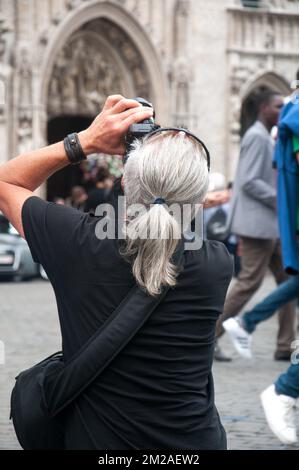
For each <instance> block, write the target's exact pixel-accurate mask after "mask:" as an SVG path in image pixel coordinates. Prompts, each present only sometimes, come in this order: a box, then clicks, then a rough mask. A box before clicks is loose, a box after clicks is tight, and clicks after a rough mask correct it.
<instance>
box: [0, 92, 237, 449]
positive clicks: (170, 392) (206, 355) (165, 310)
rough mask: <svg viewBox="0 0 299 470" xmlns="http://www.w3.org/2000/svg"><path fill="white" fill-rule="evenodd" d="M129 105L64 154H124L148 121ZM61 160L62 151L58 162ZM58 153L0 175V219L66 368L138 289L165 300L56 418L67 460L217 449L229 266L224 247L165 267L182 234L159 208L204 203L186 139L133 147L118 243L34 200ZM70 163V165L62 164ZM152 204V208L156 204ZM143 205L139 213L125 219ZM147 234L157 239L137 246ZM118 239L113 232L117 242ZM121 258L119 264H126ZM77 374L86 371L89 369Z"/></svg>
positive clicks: (86, 217)
mask: <svg viewBox="0 0 299 470" xmlns="http://www.w3.org/2000/svg"><path fill="white" fill-rule="evenodd" d="M152 113H153V111H152V109H149V108H143V107H142V106H140V105H139V104H138V103H137V102H136V101H134V100H127V99H125V98H123V97H122V96H120V95H114V96H110V97H109V98H108V99H107V101H106V103H105V106H104V109H103V110H102V112H101V113H100V114H99V115H98V116H97V117H96V119H95V120H94V122H93V123H92V124H91V126H90V127H89V128H88V129H86V130H85V131H82V132H80V133H79V134H78V135H77V138H78V139H79V143H78V142H76V139H75V137H74V138H73V140H72V139H71V140H70V142H68V144H67V145H69V146H72V145H77V146H78V145H79V144H80V146H81V150H82V152H84V154H85V155H88V154H91V153H95V152H102V153H108V154H112V155H113V154H114V155H115V154H118V155H122V154H123V153H124V150H125V146H124V136H125V134H126V133H127V131H128V128H129V126H131V125H132V124H134V123H138V122H140V121H143V120H144V119H148V118H150V117H151V116H152ZM66 150H68V152H67V151H66ZM71 152H72V149H71V148H70V147H68V148H66V144H65V145H64V144H63V142H59V143H57V144H54V145H51V146H49V147H45V148H43V149H40V150H36V151H34V152H29V153H27V154H25V155H21V156H19V157H17V158H15V159H12V160H10V161H9V162H8V163H5V164H4V165H2V166H1V167H0V209H1V210H2V211H3V212H4V214H5V215H6V216H7V217H8V219H9V220H10V221H11V222H12V224H13V225H14V226H15V227H16V229H17V230H18V231H19V233H20V234H21V235H22V236H23V237H24V238H26V240H27V242H28V244H29V246H30V249H31V252H32V255H33V257H34V259H35V261H36V262H39V263H41V264H42V265H43V266H44V268H45V270H46V272H47V274H48V277H49V279H50V281H51V283H52V286H53V289H54V292H55V296H56V300H57V306H58V314H59V321H60V326H61V335H62V344H63V355H64V359H65V361H66V362H67V361H70V360H72V358H73V357H76V355H77V354H78V352H79V351H80V349H81V348H82V347H83V346H84V345H85V344H86V343H88V342H89V341H90V340H91V338H92V337H93V335H94V334H95V333H96V332H97V331H98V330H99V329H100V328H102V327H103V325H105V324H106V323H107V322H108V323H109V318H110V317H111V316H112V313H113V312H114V311H115V309H117V307H118V306H119V304H121V302H122V301H123V299H124V298H125V297H126V296H127V294H128V292H129V291H130V290H131V289H132V287H133V286H135V285H138V286H139V287H140V289H141V290H142V291H143V292H145V293H146V294H147V296H148V297H149V298H155V296H158V295H159V293H160V292H161V289H163V288H164V287H165V288H167V287H170V289H169V290H168V291H167V293H166V295H165V297H164V298H163V299H162V301H161V302H160V303H159V305H157V307H156V308H155V310H154V311H153V312H152V313H151V315H150V316H149V317H148V319H147V321H146V322H145V323H144V324H143V325H142V326H141V328H140V329H139V330H138V332H137V333H136V334H134V335H132V337H131V338H130V341H128V342H127V344H126V345H125V347H123V348H122V350H121V351H119V353H118V354H117V355H116V356H115V357H114V358H113V360H111V361H110V363H109V365H108V366H107V367H106V368H105V370H104V371H103V372H102V373H101V374H100V375H99V377H98V378H97V379H95V380H94V381H93V382H92V383H91V384H90V385H89V386H88V388H86V389H85V390H84V392H83V393H82V394H81V395H80V396H79V397H78V398H77V399H76V400H75V401H74V402H73V403H72V404H71V405H70V406H69V407H68V408H66V410H65V412H64V417H63V419H64V428H65V449H97V450H103V449H105V450H107V449H120V450H122V449H156V450H157V449H197V450H200V449H225V448H226V435H225V431H224V429H223V427H222V425H221V422H220V419H219V415H218V412H217V409H216V407H215V404H214V390H213V378H212V373H211V366H212V360H213V347H214V335H215V323H216V320H217V319H218V317H219V315H220V314H221V312H222V308H223V304H224V300H225V296H226V291H227V288H228V285H229V282H230V279H231V275H232V262H231V259H230V256H229V254H228V252H227V250H226V248H225V246H224V245H223V244H222V243H219V242H212V241H204V242H203V244H202V246H201V248H200V249H197V250H190V251H185V253H184V262H183V269H180V270H179V269H178V267H177V266H176V265H175V264H174V263H173V261H172V256H173V255H174V253H175V252H176V249H177V247H178V245H179V243H180V241H179V237H180V235H181V232H182V227H181V224H180V220H179V217H178V216H177V214H175V213H174V214H172V213H171V211H170V210H169V206H171V205H172V204H176V205H178V206H179V208H181V209H182V208H183V206H184V205H191V207H192V208H193V209H195V207H197V205H198V204H201V203H203V202H204V198H205V194H206V191H207V188H208V169H207V161H206V158H205V155H204V152H203V149H202V147H201V145H200V144H199V143H198V142H197V141H196V140H195V139H192V138H191V137H189V136H188V135H186V134H184V133H172V132H168V133H166V134H160V135H156V136H153V137H152V138H149V139H148V140H146V141H145V142H143V143H139V144H136V145H135V148H134V149H133V150H132V152H131V154H130V156H129V159H128V162H127V164H126V166H125V170H124V177H123V184H122V185H120V184H119V186H118V188H119V194H120V195H121V194H122V188H124V193H125V196H126V203H127V212H126V220H125V221H124V223H125V224H126V238H125V240H122V241H121V243H120V240H119V239H118V237H116V238H115V239H110V238H106V239H101V240H100V239H99V238H98V237H97V236H96V227H97V224H98V222H99V221H100V220H101V217H99V216H92V215H90V214H86V213H82V212H80V211H78V210H76V209H73V208H70V207H65V206H62V205H57V204H55V203H49V202H46V201H44V200H42V199H40V198H39V197H37V196H35V195H34V194H33V191H34V190H35V189H36V188H38V187H39V186H40V185H41V184H42V183H44V182H45V181H46V179H47V178H48V177H49V176H50V175H52V174H53V173H54V172H55V171H57V170H59V169H61V168H63V167H65V166H66V165H68V164H69V163H70V160H69V158H70V157H69V154H70V155H72V158H73V157H74V158H75V153H74V152H73V153H71ZM68 153H69V154H68ZM157 199H158V202H160V203H157V204H154V202H157ZM136 204H137V205H140V204H141V205H142V206H143V208H144V210H143V211H142V212H139V213H138V212H136V213H133V212H132V211H130V207H131V206H132V205H136ZM149 225H150V226H151V228H152V229H153V232H154V233H155V234H158V236H155V237H152V238H150V237H140V236H139V237H138V236H136V233H139V234H140V233H144V232H145V231H147V230H146V229H147V227H149ZM117 235H118V233H117ZM128 259H129V262H128ZM90 366H91V365H90V364H87V368H88V367H90Z"/></svg>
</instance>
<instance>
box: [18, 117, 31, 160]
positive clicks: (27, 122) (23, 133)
mask: <svg viewBox="0 0 299 470" xmlns="http://www.w3.org/2000/svg"><path fill="white" fill-rule="evenodd" d="M32 144H33V142H32V122H31V119H30V118H27V117H23V118H21V119H20V123H19V128H18V153H19V154H22V153H26V152H29V151H30V150H32Z"/></svg>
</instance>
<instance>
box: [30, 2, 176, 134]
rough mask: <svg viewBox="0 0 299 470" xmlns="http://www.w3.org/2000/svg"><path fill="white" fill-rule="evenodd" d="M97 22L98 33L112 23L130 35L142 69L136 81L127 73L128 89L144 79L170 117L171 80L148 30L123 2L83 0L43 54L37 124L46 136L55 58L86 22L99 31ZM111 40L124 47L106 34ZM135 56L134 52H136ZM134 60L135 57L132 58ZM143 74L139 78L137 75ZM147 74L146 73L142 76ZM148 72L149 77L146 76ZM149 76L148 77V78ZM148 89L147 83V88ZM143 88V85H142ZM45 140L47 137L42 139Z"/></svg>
mask: <svg viewBox="0 0 299 470" xmlns="http://www.w3.org/2000/svg"><path fill="white" fill-rule="evenodd" d="M97 22H100V23H101V25H100V28H98V33H100V29H101V28H102V27H103V25H104V26H105V28H106V32H107V31H109V29H110V28H109V26H111V25H112V28H113V30H114V32H115V31H117V30H118V31H119V32H120V34H121V35H122V40H124V38H126V39H127V40H128V43H130V45H131V46H132V48H131V51H132V49H134V52H135V60H136V57H137V61H138V60H139V65H140V69H139V70H137V68H136V77H135V78H136V80H135V83H134V80H132V79H131V80H130V77H129V76H128V75H127V77H126V78H125V80H124V82H125V86H124V90H122V91H124V92H127V93H133V92H138V91H139V89H138V87H137V89H136V86H135V85H136V81H138V79H139V81H140V82H142V80H143V79H144V81H146V84H149V86H148V88H149V89H148V98H149V99H150V100H152V102H153V103H154V105H155V108H156V114H157V118H158V119H159V121H160V122H162V123H163V122H166V121H167V120H168V118H169V109H168V101H169V100H168V94H167V83H166V76H165V74H164V71H163V67H162V64H161V61H160V59H159V57H158V55H157V53H156V51H155V48H154V46H153V44H152V43H151V41H150V38H149V37H148V35H147V33H146V32H145V30H144V29H143V28H142V27H141V26H140V24H139V23H138V22H137V21H136V20H135V19H134V18H133V17H132V16H131V15H130V14H129V13H128V12H127V11H126V10H125V9H124V8H123V7H122V6H121V5H119V4H115V3H112V2H109V1H103V2H101V3H99V2H98V1H97V2H95V1H93V2H90V3H88V4H86V3H85V2H83V3H82V4H79V5H78V7H77V8H76V9H74V10H73V11H70V12H69V13H68V15H67V16H66V17H65V19H64V20H63V21H61V23H60V24H58V25H57V26H56V28H55V30H54V31H53V33H52V34H51V40H50V41H49V42H48V44H47V45H46V47H45V48H44V50H43V52H42V57H41V67H40V77H39V84H40V86H39V92H38V93H37V95H36V100H37V101H36V104H37V108H38V110H39V113H37V114H36V123H35V130H36V131H38V128H39V127H40V126H41V128H40V132H39V134H40V133H41V134H42V136H44V135H45V125H46V119H47V112H48V97H49V84H50V81H51V77H52V73H53V70H54V67H55V61H56V59H57V54H58V53H59V51H61V50H63V47H64V46H65V44H66V43H67V42H68V41H69V40H70V38H72V36H73V35H74V34H76V33H78V32H79V31H82V28H83V29H84V25H87V24H92V23H93V25H92V27H93V30H94V31H93V32H94V34H96V32H97V31H96V30H97ZM105 41H106V44H108V42H109V43H110V47H112V48H113V47H115V48H116V52H117V49H119V48H120V47H121V44H120V41H118V44H117V41H116V43H115V44H114V45H113V43H111V37H108V38H107V37H106V38H105V37H102V44H103V46H104V45H105ZM131 51H130V50H128V51H127V57H126V55H125V53H124V55H123V57H122V62H123V64H122V65H124V62H125V61H126V60H130V53H131ZM133 55H134V54H133ZM132 60H134V57H133V58H132ZM120 62H121V61H119V66H120V68H121V64H120ZM138 74H139V77H137V75H138ZM142 75H143V76H142ZM145 75H146V76H145ZM145 79H146V80H145ZM144 88H146V85H145V87H144ZM141 90H142V87H141ZM42 140H43V139H42Z"/></svg>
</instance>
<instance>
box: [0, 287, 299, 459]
mask: <svg viewBox="0 0 299 470" xmlns="http://www.w3.org/2000/svg"><path fill="white" fill-rule="evenodd" d="M273 287H274V284H273V282H272V280H271V279H270V278H269V279H267V280H266V281H265V282H264V284H263V286H262V288H261V289H260V290H259V292H258V293H257V294H256V295H255V297H254V298H253V299H252V302H251V304H254V302H255V301H257V300H260V299H262V298H263V297H264V296H265V295H266V294H267V293H268V292H269V291H270V290H271V289H272V288H273ZM0 298H1V309H0V340H1V341H4V343H5V352H6V363H5V365H0V449H19V445H18V442H17V440H16V437H15V434H14V431H13V427H12V425H11V423H10V421H9V419H8V417H9V398H10V392H11V389H12V386H13V384H14V376H15V375H16V373H17V372H18V371H20V370H22V369H24V368H26V367H28V366H30V365H32V364H34V363H35V362H37V361H39V360H40V359H42V358H43V357H45V356H46V355H49V354H51V353H52V352H54V351H56V350H58V349H59V348H60V340H59V330H58V320H57V314H56V304H55V298H54V295H53V291H52V289H51V286H50V284H49V283H48V282H45V281H37V280H35V281H30V282H26V283H0ZM276 321H277V319H276V318H275V317H274V318H273V319H272V320H270V321H268V322H265V323H264V324H262V325H260V327H259V329H258V331H257V332H256V334H255V335H254V343H253V352H254V359H253V360H252V361H249V362H248V361H245V360H244V359H240V358H238V357H237V355H236V354H235V353H234V351H233V349H232V347H231V345H230V343H229V340H228V338H224V339H223V340H222V345H223V348H224V349H225V351H226V352H227V353H230V354H232V355H233V358H234V360H233V362H231V363H229V364H223V363H215V365H214V379H215V388H216V404H217V406H218V409H219V413H220V416H221V419H222V422H223V424H224V426H225V428H226V431H227V435H228V445H229V448H230V449H251V450H252V449H285V448H286V447H285V446H283V445H281V444H280V443H279V441H278V440H277V439H276V438H275V437H274V436H273V435H272V433H271V432H270V431H269V429H268V427H267V425H266V422H265V419H264V415H263V411H262V408H261V405H260V400H259V394H260V392H261V391H262V390H263V389H264V388H265V387H266V386H268V385H270V384H271V383H272V382H273V381H274V379H275V378H276V377H277V375H278V374H279V373H281V372H283V371H284V370H285V369H286V367H287V363H286V362H276V361H274V360H273V352H274V348H275V335H276ZM297 423H298V427H299V415H298V414H297ZM297 449H299V446H297Z"/></svg>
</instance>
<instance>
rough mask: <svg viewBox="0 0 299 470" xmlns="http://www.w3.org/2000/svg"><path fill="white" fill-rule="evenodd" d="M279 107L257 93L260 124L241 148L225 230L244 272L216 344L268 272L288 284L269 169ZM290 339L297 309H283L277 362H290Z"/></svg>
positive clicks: (277, 100) (276, 100)
mask: <svg viewBox="0 0 299 470" xmlns="http://www.w3.org/2000/svg"><path fill="white" fill-rule="evenodd" d="M282 106H283V99H282V97H281V96H280V94H278V93H276V92H273V91H266V92H263V93H261V94H260V95H259V99H258V119H257V121H256V122H255V123H254V124H253V125H252V126H251V127H250V128H249V129H248V130H247V132H246V133H245V135H244V137H243V139H242V142H241V151H240V159H239V163H238V168H237V174H236V179H235V182H234V189H233V197H232V204H231V208H230V216H229V226H230V227H231V231H232V232H233V233H235V234H237V235H239V237H240V239H241V243H242V267H241V272H240V274H239V277H238V280H237V282H236V283H235V285H234V286H233V288H232V290H231V292H230V293H229V294H228V297H227V299H226V302H225V306H224V311H223V314H222V315H221V317H220V319H219V320H218V322H217V328H216V339H218V338H220V337H221V335H222V334H223V333H224V331H225V330H224V328H223V326H222V324H223V322H224V321H225V320H227V319H228V318H230V317H234V316H236V315H238V314H239V313H240V311H241V309H242V308H243V307H244V305H245V304H246V303H247V302H248V301H249V300H250V298H251V297H252V296H253V294H254V293H255V292H256V291H257V289H258V288H259V287H260V285H261V284H262V281H263V279H264V276H265V274H266V272H267V269H268V268H269V269H270V270H271V272H272V274H273V275H274V277H275V280H276V282H277V283H278V284H280V283H282V282H284V281H285V280H286V279H287V275H286V274H285V272H284V269H283V265H282V259H281V247H280V242H279V234H278V223H277V214H276V175H275V171H274V169H273V167H272V160H273V150H274V149H273V141H272V139H271V135H270V132H271V129H272V128H273V126H275V125H277V122H278V118H279V113H280V110H281V108H282ZM294 338H295V305H294V304H287V305H286V306H284V307H283V308H282V309H281V311H280V314H279V332H278V337H277V347H276V351H275V354H274V358H275V359H276V360H289V358H290V347H291V343H292V342H293V340H294ZM216 345H217V342H216ZM218 352H219V347H218ZM220 357H221V355H220ZM215 359H217V357H215Z"/></svg>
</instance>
